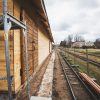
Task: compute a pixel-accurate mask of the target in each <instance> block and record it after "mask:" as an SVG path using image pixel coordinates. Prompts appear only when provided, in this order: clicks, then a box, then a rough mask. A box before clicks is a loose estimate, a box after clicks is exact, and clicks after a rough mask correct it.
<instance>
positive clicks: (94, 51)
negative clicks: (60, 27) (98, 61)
mask: <svg viewBox="0 0 100 100" xmlns="http://www.w3.org/2000/svg"><path fill="white" fill-rule="evenodd" d="M75 50H76V51H80V52H83V53H86V50H85V49H75ZM88 54H93V55H97V56H100V49H88Z"/></svg>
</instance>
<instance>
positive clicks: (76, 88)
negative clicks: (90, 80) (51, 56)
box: [58, 53, 99, 100]
mask: <svg viewBox="0 0 100 100" xmlns="http://www.w3.org/2000/svg"><path fill="white" fill-rule="evenodd" d="M58 56H59V59H60V63H61V66H62V69H63V72H64V75H65V79H66V82H67V83H68V86H69V89H70V93H71V95H72V98H73V100H99V99H98V98H96V96H95V95H94V94H93V93H92V92H91V90H90V89H89V88H88V87H87V86H86V85H85V83H84V82H83V81H82V79H81V78H80V77H79V75H78V74H77V72H76V71H75V70H74V69H73V68H72V67H71V65H70V63H69V62H68V61H67V60H66V59H65V58H64V57H63V55H61V54H60V53H58Z"/></svg>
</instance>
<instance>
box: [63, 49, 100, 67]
mask: <svg viewBox="0 0 100 100" xmlns="http://www.w3.org/2000/svg"><path fill="white" fill-rule="evenodd" d="M63 51H64V52H65V50H63ZM66 52H67V53H69V54H71V55H73V56H75V57H77V58H79V59H81V60H83V61H88V62H89V63H91V64H93V65H95V66H97V67H100V63H99V62H96V61H94V60H91V59H87V58H85V57H82V56H79V55H77V54H74V53H72V52H69V51H66Z"/></svg>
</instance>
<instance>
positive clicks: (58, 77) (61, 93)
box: [53, 54, 72, 100]
mask: <svg viewBox="0 0 100 100" xmlns="http://www.w3.org/2000/svg"><path fill="white" fill-rule="evenodd" d="M67 86H68V85H67ZM67 86H66V81H65V77H64V75H63V71H62V68H61V64H60V62H59V58H58V55H57V54H56V59H55V67H54V80H53V100H72V98H71V95H70V92H69V89H68V87H67Z"/></svg>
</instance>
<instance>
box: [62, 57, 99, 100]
mask: <svg viewBox="0 0 100 100" xmlns="http://www.w3.org/2000/svg"><path fill="white" fill-rule="evenodd" d="M63 59H64V61H65V62H66V64H67V65H68V66H69V67H70V68H71V69H72V71H73V72H74V74H75V75H76V76H77V78H78V80H79V81H80V82H81V83H82V84H83V86H84V87H85V88H86V90H87V91H88V92H89V94H90V95H91V96H92V97H93V99H94V100H98V99H97V98H96V96H95V95H94V94H93V92H92V91H91V90H90V89H89V88H88V87H87V85H86V84H85V83H84V82H83V80H82V79H81V78H80V76H79V75H78V73H77V72H76V71H75V70H74V69H73V68H72V67H71V65H70V63H69V62H68V61H67V60H66V59H65V58H63Z"/></svg>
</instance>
